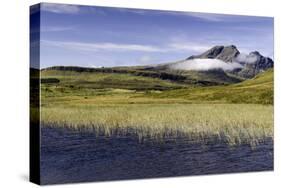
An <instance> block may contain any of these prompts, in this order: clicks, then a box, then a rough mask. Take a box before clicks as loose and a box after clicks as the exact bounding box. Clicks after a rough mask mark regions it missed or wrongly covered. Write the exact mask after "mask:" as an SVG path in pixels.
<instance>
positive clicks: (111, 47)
mask: <svg viewBox="0 0 281 188" xmlns="http://www.w3.org/2000/svg"><path fill="white" fill-rule="evenodd" d="M41 42H42V44H43V45H44V44H45V45H49V46H57V47H62V48H67V49H73V50H81V51H123V52H128V51H142V52H165V51H166V50H165V49H162V48H159V47H156V46H150V45H140V44H120V43H119V44H118V43H83V42H63V41H49V40H42V41H41Z"/></svg>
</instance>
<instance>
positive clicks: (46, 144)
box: [41, 128, 273, 184]
mask: <svg viewBox="0 0 281 188" xmlns="http://www.w3.org/2000/svg"><path fill="white" fill-rule="evenodd" d="M41 134H42V135H41V182H42V184H54V183H70V182H72V183H73V182H84V181H105V180H124V179H139V178H156V177H172V176H186V175H203V174H217V173H233V172H249V171H265V170H272V169H273V143H272V141H268V142H266V143H264V144H261V145H259V146H257V147H256V148H255V149H252V148H251V147H250V146H249V145H241V146H238V147H232V148H230V147H229V146H227V145H226V144H223V143H221V144H215V143H209V144H206V145H202V144H195V143H192V144H191V143H188V142H187V141H185V140H183V139H177V140H176V141H174V140H165V141H164V142H162V143H155V141H149V140H148V141H145V142H142V143H140V142H139V140H138V138H135V137H133V136H123V137H116V136H115V137H114V136H113V137H110V138H109V137H101V136H99V137H96V136H95V134H94V133H86V132H75V131H72V130H68V129H58V128H42V129H41Z"/></svg>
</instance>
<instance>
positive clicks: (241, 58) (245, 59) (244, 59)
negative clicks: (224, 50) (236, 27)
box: [235, 53, 258, 64]
mask: <svg viewBox="0 0 281 188" xmlns="http://www.w3.org/2000/svg"><path fill="white" fill-rule="evenodd" d="M257 60H258V56H257V55H255V54H251V53H250V54H249V55H247V54H243V53H240V54H239V55H238V56H237V57H236V58H235V61H237V62H240V63H246V64H252V63H255V62H256V61H257Z"/></svg>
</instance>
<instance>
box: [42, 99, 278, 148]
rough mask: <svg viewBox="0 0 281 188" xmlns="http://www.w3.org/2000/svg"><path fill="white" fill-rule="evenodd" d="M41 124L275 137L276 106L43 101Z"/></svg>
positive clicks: (237, 140)
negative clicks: (274, 117) (80, 103)
mask: <svg viewBox="0 0 281 188" xmlns="http://www.w3.org/2000/svg"><path fill="white" fill-rule="evenodd" d="M41 124H42V126H55V127H63V128H71V129H76V130H87V131H95V132H96V133H97V134H99V133H101V134H105V135H107V136H111V135H113V134H117V135H118V134H120V135H125V134H127V133H129V132H130V133H134V134H136V135H137V136H138V137H139V139H140V140H142V139H145V138H153V139H155V140H158V141H161V140H162V139H163V138H167V137H171V138H176V137H187V138H190V139H192V140H195V141H198V142H204V140H205V139H206V138H215V139H219V140H220V141H222V142H226V143H227V144H229V145H238V144H242V143H247V144H251V145H256V144H259V143H260V142H263V141H265V140H267V139H271V140H272V139H273V106H272V105H259V104H121V105H120V104H118V105H114V104H112V105H110V104H106V105H102V104H99V105H94V104H88V105H87V104H83V105H80V106H79V107H77V106H75V105H73V106H71V105H68V106H64V105H57V106H46V107H42V111H41Z"/></svg>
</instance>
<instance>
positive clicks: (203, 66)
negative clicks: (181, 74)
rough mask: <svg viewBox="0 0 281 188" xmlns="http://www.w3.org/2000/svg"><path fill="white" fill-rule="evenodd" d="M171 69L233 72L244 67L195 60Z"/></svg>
mask: <svg viewBox="0 0 281 188" xmlns="http://www.w3.org/2000/svg"><path fill="white" fill-rule="evenodd" d="M170 68H171V69H176V70H196V71H207V70H212V69H223V70H233V69H236V68H242V65H241V64H239V63H236V62H231V63H225V62H223V61H221V60H219V59H193V60H186V61H183V62H180V63H176V64H172V65H170Z"/></svg>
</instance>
